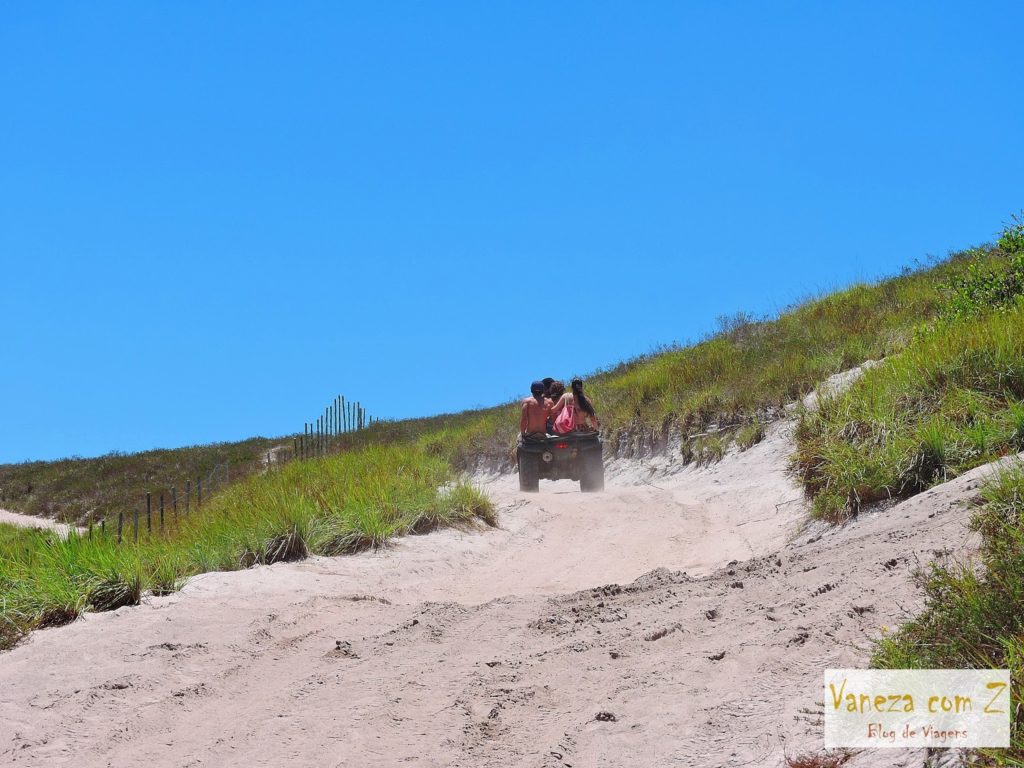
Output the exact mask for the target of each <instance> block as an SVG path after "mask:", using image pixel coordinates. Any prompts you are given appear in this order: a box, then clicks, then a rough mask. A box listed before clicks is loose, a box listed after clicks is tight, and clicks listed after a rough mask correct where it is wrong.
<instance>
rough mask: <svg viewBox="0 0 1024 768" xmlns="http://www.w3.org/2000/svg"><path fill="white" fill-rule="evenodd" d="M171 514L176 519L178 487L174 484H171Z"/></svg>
mask: <svg viewBox="0 0 1024 768" xmlns="http://www.w3.org/2000/svg"><path fill="white" fill-rule="evenodd" d="M171 514H172V515H173V516H174V519H175V520H177V519H178V489H177V487H175V486H173V485H172V486H171Z"/></svg>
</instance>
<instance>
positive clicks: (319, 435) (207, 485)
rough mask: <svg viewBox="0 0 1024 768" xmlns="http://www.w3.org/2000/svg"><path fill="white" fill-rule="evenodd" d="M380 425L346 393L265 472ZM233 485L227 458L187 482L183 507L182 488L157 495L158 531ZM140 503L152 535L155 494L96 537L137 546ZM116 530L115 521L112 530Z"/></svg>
mask: <svg viewBox="0 0 1024 768" xmlns="http://www.w3.org/2000/svg"><path fill="white" fill-rule="evenodd" d="M378 421H379V419H376V418H374V417H373V416H370V415H368V414H367V411H366V408H364V407H363V405H362V403H360V402H359V401H358V400H355V401H353V400H346V399H345V397H344V396H343V395H338V396H337V397H336V398H334V400H332V401H331V402H330V403H329V404H328V405H327V407H326V408H324V412H323V413H322V414H321V415H319V416H317V417H316V419H315V420H314V421H307V422H305V423H304V424H303V430H302V435H298V434H296V435H295V437H293V438H292V448H291V451H290V452H289V451H288V450H287V449H285V448H280V447H279V448H277V449H272V450H268V451H267V455H266V469H267V471H270V470H271V469H272V467H274V466H275V465H276V466H278V467H281V466H284V465H285V464H287V463H288V462H290V461H295V460H299V461H304V460H307V459H314V458H319V457H322V456H326V455H327V454H328V453H332V452H335V451H337V450H340V449H341V447H342V446H343V445H344V443H343V438H344V437H345V436H346V435H350V434H353V433H355V432H360V431H362V430H365V429H369V428H370V427H372V426H373V425H374V424H376V423H378ZM230 482H231V463H230V460H225V461H223V462H221V463H219V464H216V465H215V466H214V467H213V469H211V470H210V471H209V472H208V473H206V475H202V474H199V475H196V476H195V477H194V478H193V477H190V478H187V479H186V480H185V495H184V499H182V501H183V504H179V498H178V485H172V486H171V487H170V488H169V489H168V488H166V487H164V489H163V490H162V491H159V492H158V496H157V505H158V506H157V510H156V512H157V519H156V521H155V522H156V526H155V527H156V532H157V533H159V534H162V533H163V532H164V531H165V530H167V529H168V528H170V526H171V525H175V526H176V525H177V524H178V522H179V520H180V519H181V518H184V517H188V516H189V515H190V514H191V513H192V511H193V507H194V509H195V510H197V511H198V510H200V509H202V507H203V497H204V495H205V497H206V500H207V501H209V498H210V496H211V495H212V494H213V493H214V492H215V491H217V490H220V489H222V488H224V487H225V486H226V485H228V484H229V483H230ZM204 491H205V494H204ZM168 499H169V500H170V515H168V514H167V502H168ZM141 504H145V511H146V518H145V535H146V536H147V537H152V536H153V533H154V519H153V518H154V514H153V512H154V509H153V492H152V491H147V492H146V495H145V497H144V498H143V499H142V500H140V506H136V507H135V508H134V509H132V510H130V511H128V513H127V514H126V513H125V512H124V511H119V512H118V513H117V528H116V531H115V530H111V531H108V530H107V518H106V517H104V518H101V519H100V520H99V528H98V534H97V535H99V536H101V537H107V536H108V535H109V536H111V537H116V541H117V543H119V544H120V543H122V542H123V541H124V538H125V535H126V534H128V535H130V536H131V540H132V542H133V543H134V544H138V543H139V535H140V529H141V527H142V524H143V521H142V519H141V513H142V510H141V508H140V507H141ZM126 518H127V520H126ZM94 522H95V521H90V523H89V532H88V536H89V538H90V539H91V538H92V537H93V535H94ZM126 523H127V524H128V525H129V526H130V528H131V530H130V531H125V524H126ZM113 528H114V526H113V521H112V522H111V529H113Z"/></svg>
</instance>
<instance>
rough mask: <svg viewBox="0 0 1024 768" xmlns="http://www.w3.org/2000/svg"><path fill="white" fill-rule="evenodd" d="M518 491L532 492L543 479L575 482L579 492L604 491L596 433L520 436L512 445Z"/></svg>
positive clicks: (598, 438) (599, 449)
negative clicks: (578, 485)
mask: <svg viewBox="0 0 1024 768" xmlns="http://www.w3.org/2000/svg"><path fill="white" fill-rule="evenodd" d="M516 463H517V464H518V465H519V490H521V491H536V490H538V489H539V488H540V481H541V480H542V479H543V480H579V482H580V490H581V491H583V492H585V493H586V492H590V491H603V490H604V460H603V456H602V444H601V433H600V432H570V433H569V434H567V435H544V436H537V437H520V438H519V442H518V443H517V444H516Z"/></svg>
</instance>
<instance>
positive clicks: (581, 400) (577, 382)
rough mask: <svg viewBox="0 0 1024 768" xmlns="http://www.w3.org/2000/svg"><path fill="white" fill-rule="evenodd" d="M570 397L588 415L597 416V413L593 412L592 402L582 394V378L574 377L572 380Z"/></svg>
mask: <svg viewBox="0 0 1024 768" xmlns="http://www.w3.org/2000/svg"><path fill="white" fill-rule="evenodd" d="M572 398H573V400H575V401H576V407H577V408H579V409H580V410H581V411H583V412H584V413H586V414H588V415H590V416H597V413H595V412H594V406H593V404H592V403H591V402H590V400H588V399H587V396H586V395H584V394H583V379H580V378H576V379H573V380H572Z"/></svg>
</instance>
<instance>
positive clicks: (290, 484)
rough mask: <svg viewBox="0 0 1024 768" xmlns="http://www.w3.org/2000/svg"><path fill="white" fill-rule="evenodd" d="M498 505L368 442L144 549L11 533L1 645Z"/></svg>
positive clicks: (0, 599) (221, 504)
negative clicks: (201, 580)
mask: <svg viewBox="0 0 1024 768" xmlns="http://www.w3.org/2000/svg"><path fill="white" fill-rule="evenodd" d="M493 515H494V510H493V507H492V505H491V503H490V501H488V499H487V498H486V497H485V496H484V495H483V494H482V493H481V492H480V491H479V490H477V489H476V488H474V487H473V486H471V485H469V484H467V483H465V482H464V481H461V480H460V479H459V478H458V477H457V475H456V474H455V473H454V472H453V470H452V469H451V467H450V465H449V464H448V463H447V462H446V461H445V460H444V459H441V458H438V457H435V456H430V455H429V454H427V453H426V452H425V451H423V450H422V449H421V448H418V447H415V446H387V447H379V446H378V447H369V448H366V449H364V450H360V451H352V452H347V453H343V454H340V455H336V456H331V457H327V458H323V459H319V460H311V461H306V462H294V463H291V464H288V465H286V466H285V467H283V468H281V469H278V470H274V471H271V472H268V473H266V474H263V475H259V476H253V477H250V478H248V479H247V480H246V481H243V482H241V483H238V484H236V485H234V486H232V487H231V488H229V489H227V490H225V491H224V492H223V493H220V494H218V495H217V496H216V497H214V498H213V499H212V500H211V502H210V503H209V504H207V505H204V507H203V509H202V511H201V512H195V513H193V514H192V515H190V516H188V517H187V518H181V519H179V520H178V521H177V522H176V523H174V521H170V520H169V521H168V527H167V528H166V530H165V531H164V532H163V533H162V534H161V533H157V532H155V533H154V534H153V535H152V536H147V535H146V533H145V532H144V531H143V532H142V534H141V540H140V542H139V543H138V544H135V543H133V541H132V531H131V529H130V528H129V529H126V531H125V541H124V542H123V543H121V544H118V543H117V542H116V541H115V540H114V535H113V531H112V529H111V528H110V527H108V528H107V534H106V536H100V535H99V532H98V531H97V530H94V535H93V537H92V538H89V537H88V536H87V535H77V534H72V535H71V536H69V537H68V538H67V539H66V540H65V539H61V538H60V537H58V536H57V535H56V534H54V533H53V532H48V531H36V530H26V529H16V528H12V527H10V526H0V648H4V647H10V646H11V645H13V644H14V643H16V642H17V641H18V640H19V639H20V638H21V637H22V636H23V635H24V633H26V632H28V631H30V630H32V629H36V628H43V627H48V626H56V625H59V624H63V623H67V622H68V621H71V620H73V619H74V618H75V617H77V616H78V615H80V614H81V613H82V612H83V611H87V610H111V609H115V608H118V607H121V606H124V605H133V604H136V603H138V601H139V599H140V597H141V595H142V594H143V593H146V592H151V593H154V594H166V593H169V592H172V591H174V590H176V589H177V588H179V587H180V585H181V583H182V582H183V581H184V580H185V579H187V578H188V577H189V576H192V575H195V574H197V573H202V572H206V571H218V570H236V569H240V568H247V567H250V566H252V565H255V564H271V563H275V562H280V561H288V560H296V559H300V558H302V557H305V556H306V555H308V554H324V555H338V554H346V553H352V552H356V551H359V550H361V549H365V548H368V547H375V546H380V545H381V544H383V543H384V542H386V541H387V540H388V539H389V538H391V537H393V536H398V535H403V534H415V533H423V532H426V531H429V530H431V529H433V528H436V527H441V526H460V525H473V524H476V523H479V522H481V521H482V522H485V523H491V524H493V522H494V517H493Z"/></svg>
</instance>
